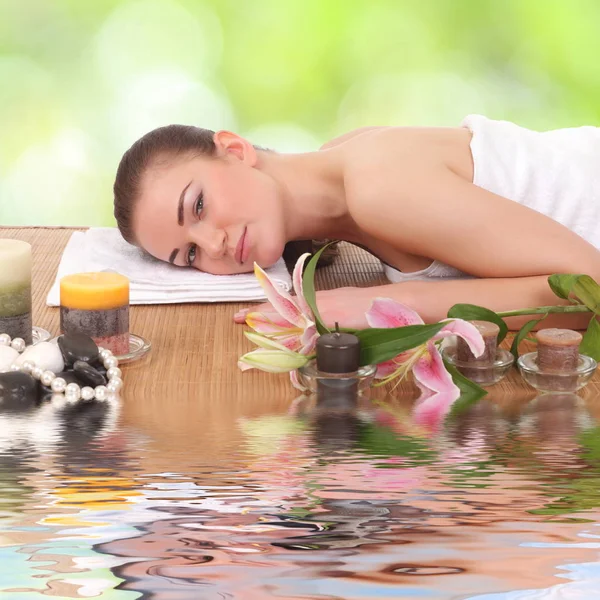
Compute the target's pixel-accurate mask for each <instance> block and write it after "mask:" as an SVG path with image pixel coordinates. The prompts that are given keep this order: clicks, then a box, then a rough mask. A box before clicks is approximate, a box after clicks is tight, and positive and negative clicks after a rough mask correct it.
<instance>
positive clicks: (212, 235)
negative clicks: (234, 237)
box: [196, 227, 227, 259]
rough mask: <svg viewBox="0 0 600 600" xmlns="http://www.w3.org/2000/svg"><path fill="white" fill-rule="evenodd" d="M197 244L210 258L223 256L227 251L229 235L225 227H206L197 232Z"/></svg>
mask: <svg viewBox="0 0 600 600" xmlns="http://www.w3.org/2000/svg"><path fill="white" fill-rule="evenodd" d="M197 238H198V239H197V242H196V243H197V244H198V246H200V249H201V250H202V251H203V252H205V253H206V255H207V256H208V257H209V258H212V259H218V258H222V257H223V255H224V254H225V252H226V251H227V235H226V234H225V231H224V230H223V229H214V228H209V227H206V228H204V229H203V230H202V231H201V232H197Z"/></svg>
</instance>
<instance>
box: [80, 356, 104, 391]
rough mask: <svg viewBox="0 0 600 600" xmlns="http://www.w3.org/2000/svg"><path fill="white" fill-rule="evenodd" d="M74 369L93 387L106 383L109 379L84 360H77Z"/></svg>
mask: <svg viewBox="0 0 600 600" xmlns="http://www.w3.org/2000/svg"><path fill="white" fill-rule="evenodd" d="M73 371H74V372H75V374H76V375H77V377H79V379H81V381H82V382H83V383H85V384H86V385H89V386H91V387H96V386H97V385H106V383H107V379H106V377H104V375H103V374H102V373H100V372H99V371H97V370H96V369H94V367H92V366H90V365H89V364H88V363H86V362H83V361H82V360H77V361H75V364H74V365H73Z"/></svg>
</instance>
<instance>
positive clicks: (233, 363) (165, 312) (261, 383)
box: [0, 228, 600, 404]
mask: <svg viewBox="0 0 600 600" xmlns="http://www.w3.org/2000/svg"><path fill="white" fill-rule="evenodd" d="M73 231H74V230H73V229H71V228H0V237H8V238H17V239H21V240H25V241H27V242H29V243H31V244H32V246H33V253H34V269H33V306H34V308H33V321H34V324H36V325H38V326H40V327H43V328H45V329H48V330H49V331H50V332H51V333H52V334H53V335H56V334H58V328H59V309H58V308H54V307H49V306H46V296H47V294H48V291H49V289H50V287H51V285H52V283H53V281H54V279H55V277H56V269H57V266H58V263H59V260H60V257H61V254H62V251H63V249H64V247H65V245H66V243H67V241H68V239H69V237H70V235H71V233H72V232H73ZM383 283H387V280H386V278H385V276H384V274H383V269H382V266H381V263H380V262H379V261H378V260H377V259H375V258H373V257H372V256H371V255H369V254H368V253H366V252H364V251H362V250H360V249H358V248H356V247H354V246H350V245H346V244H342V245H341V256H340V258H339V259H338V260H337V261H336V262H335V264H333V265H331V266H329V267H325V268H323V269H320V270H319V271H318V274H317V287H318V289H329V288H334V287H341V286H368V285H379V284H383ZM244 306H248V303H239V302H231V303H220V304H172V305H157V306H132V307H131V327H130V329H131V331H132V332H134V333H137V334H139V335H142V336H143V337H145V338H146V339H148V340H150V341H151V343H152V350H151V351H150V353H149V354H148V355H147V356H146V357H145V358H144V359H142V360H140V361H138V362H134V363H131V364H129V365H125V366H124V379H125V384H126V391H125V395H124V399H125V400H129V399H131V400H133V399H134V398H135V399H139V400H140V401H141V402H144V403H145V404H155V403H159V404H163V403H165V402H168V403H169V404H171V403H173V402H178V401H185V402H186V403H189V401H190V400H193V399H194V398H197V399H198V400H200V399H202V402H203V403H205V404H206V403H209V404H213V403H219V404H220V403H222V402H231V403H234V404H238V403H239V402H242V403H243V402H247V401H251V399H252V398H259V397H260V398H267V397H269V398H281V399H282V401H287V400H286V399H290V400H291V399H293V398H295V397H296V396H297V392H296V390H294V389H293V388H292V387H291V385H290V384H289V380H288V377H287V375H272V374H267V373H262V372H260V371H256V370H252V371H246V372H244V373H242V372H241V371H239V370H238V368H237V359H238V357H239V356H241V355H242V354H243V353H244V352H247V351H249V350H251V349H252V348H253V346H252V344H250V342H249V341H248V340H246V338H245V336H244V335H243V331H244V329H247V328H246V327H245V326H241V325H235V324H234V323H233V319H232V317H233V314H234V313H235V312H236V311H237V310H238V309H239V308H241V307H244ZM490 391H492V392H493V393H492V394H491V395H493V396H494V397H498V398H503V397H506V398H510V399H512V401H514V400H515V399H516V398H521V397H522V398H524V399H526V398H530V397H533V396H535V394H536V393H535V390H532V388H530V387H529V386H527V385H526V384H525V382H523V380H522V379H521V378H520V377H519V374H518V373H517V371H516V369H513V370H512V372H511V373H510V375H509V376H508V377H507V378H506V379H505V380H503V381H502V382H501V383H499V384H497V385H496V386H494V387H493V388H490ZM599 391H600V376H599V375H598V374H596V375H595V377H594V380H593V381H592V382H591V383H590V385H589V386H588V388H587V389H586V394H588V395H589V394H590V393H591V394H597V393H598V392H599ZM381 393H385V390H381V389H380V391H379V392H378V394H377V395H380V394H381ZM394 394H395V395H410V396H414V395H415V388H414V387H413V385H412V384H411V383H409V382H404V383H402V384H401V385H400V386H398V387H397V388H396V390H395V391H394Z"/></svg>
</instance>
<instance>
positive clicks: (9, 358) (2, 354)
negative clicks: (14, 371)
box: [0, 345, 19, 373]
mask: <svg viewBox="0 0 600 600" xmlns="http://www.w3.org/2000/svg"><path fill="white" fill-rule="evenodd" d="M17 358H19V353H18V352H17V351H16V350H15V349H14V348H11V347H10V346H4V345H0V373H6V371H10V365H12V364H13V363H14V362H15V360H17Z"/></svg>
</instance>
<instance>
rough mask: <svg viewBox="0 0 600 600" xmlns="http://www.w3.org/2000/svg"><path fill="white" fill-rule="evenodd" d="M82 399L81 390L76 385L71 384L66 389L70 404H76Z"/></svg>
mask: <svg viewBox="0 0 600 600" xmlns="http://www.w3.org/2000/svg"><path fill="white" fill-rule="evenodd" d="M80 397H81V389H80V388H79V386H78V385H77V384H76V383H69V385H67V387H66V388H65V398H66V399H67V401H68V402H71V403H75V402H77V400H79V398H80Z"/></svg>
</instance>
